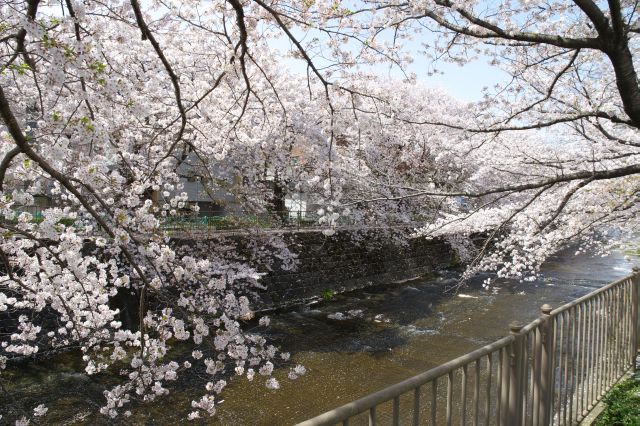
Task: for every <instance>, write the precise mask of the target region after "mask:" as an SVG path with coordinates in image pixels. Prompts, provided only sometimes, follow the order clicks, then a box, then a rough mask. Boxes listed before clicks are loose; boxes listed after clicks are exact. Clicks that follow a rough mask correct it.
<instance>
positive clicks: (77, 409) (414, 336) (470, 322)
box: [0, 252, 637, 426]
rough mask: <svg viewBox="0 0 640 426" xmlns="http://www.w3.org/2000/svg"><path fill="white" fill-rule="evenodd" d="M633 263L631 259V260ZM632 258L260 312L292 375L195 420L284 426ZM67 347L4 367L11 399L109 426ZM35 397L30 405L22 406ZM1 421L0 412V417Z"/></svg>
mask: <svg viewBox="0 0 640 426" xmlns="http://www.w3.org/2000/svg"><path fill="white" fill-rule="evenodd" d="M635 261H636V263H637V259H635ZM631 267H632V263H631V262H629V261H627V260H625V259H624V258H623V255H622V254H620V253H614V254H612V255H610V256H607V257H600V256H586V255H583V256H574V255H573V253H572V252H563V253H560V254H558V255H556V256H555V257H553V258H552V259H550V260H549V261H547V263H546V264H545V265H544V267H543V271H542V275H541V277H540V279H539V280H537V281H535V282H527V283H520V282H517V281H512V280H497V281H494V285H496V286H497V288H495V289H492V290H490V291H487V290H484V289H482V287H481V285H480V283H481V281H482V277H480V278H478V279H477V280H475V281H473V282H471V283H470V284H469V285H468V286H466V287H464V288H462V289H459V290H458V292H457V293H456V292H446V291H443V290H444V289H448V288H451V287H454V286H455V284H456V282H457V273H455V272H442V273H440V274H437V275H434V276H432V277H429V278H424V279H420V280H414V281H410V282H404V283H401V284H390V285H386V286H378V287H375V288H369V289H364V290H358V291H355V292H351V293H348V294H341V295H336V296H333V297H332V298H331V300H327V301H324V302H321V303H317V304H314V305H310V306H304V307H299V308H297V309H293V310H289V311H285V312H278V313H275V314H273V315H272V316H271V318H272V322H271V327H270V330H269V331H268V333H267V337H268V338H269V339H270V340H271V341H272V342H273V343H274V344H275V345H277V346H279V347H281V348H282V350H284V351H289V352H291V354H292V360H293V362H295V363H299V364H303V365H304V366H305V367H306V369H307V374H306V375H305V376H303V377H301V378H299V379H298V380H296V381H290V380H288V379H286V378H285V376H286V370H285V369H282V370H278V371H276V377H277V378H278V379H279V380H280V383H281V389H279V390H268V389H266V388H265V387H264V386H262V383H260V382H258V383H256V382H254V383H250V382H248V381H247V380H246V379H244V378H233V379H231V381H230V385H229V386H228V387H227V388H226V389H225V391H224V393H223V396H224V398H225V401H224V402H223V403H222V404H220V405H219V409H218V413H217V414H216V416H215V417H214V418H212V419H206V424H213V425H265V426H266V425H290V424H294V423H296V422H299V421H302V420H305V419H307V418H309V417H313V416H315V415H317V414H320V413H322V412H324V411H326V410H329V409H332V408H335V407H336V406H339V405H342V404H344V403H347V402H350V401H352V400H354V399H357V398H359V397H362V396H364V395H366V394H368V393H371V392H373V391H376V390H379V389H381V388H383V387H385V386H388V385H390V384H393V383H396V382H398V381H401V380H403V379H406V378H408V377H411V376H413V375H415V374H417V373H420V372H422V371H425V370H427V369H430V368H432V367H434V366H437V365H439V364H441V363H443V362H446V361H448V360H450V359H452V358H455V357H457V356H459V355H462V354H464V353H466V352H469V351H471V350H473V349H475V348H478V347H480V346H483V345H485V344H487V343H489V342H492V341H494V340H496V339H498V338H500V337H502V336H504V335H506V334H507V333H508V324H509V323H510V322H511V321H512V320H514V319H517V320H520V321H522V322H528V321H530V320H532V319H534V318H536V317H537V316H538V314H539V307H540V306H541V305H542V304H544V303H548V304H550V305H551V306H553V307H557V306H560V305H561V304H563V303H566V302H568V301H570V300H572V299H575V298H577V297H579V296H581V295H583V294H586V293H588V292H590V291H592V290H593V289H595V288H597V287H599V286H602V285H603V284H606V283H607V282H610V281H612V280H614V279H617V278H620V277H623V276H625V275H628V274H629V273H630V271H631ZM81 370H82V365H81V361H80V360H79V358H78V356H77V355H76V354H73V353H70V354H65V355H63V356H58V357H56V358H54V359H50V360H47V361H44V362H39V363H37V364H31V365H28V366H22V367H20V368H14V369H12V370H10V371H8V372H7V373H5V374H6V375H7V378H8V379H9V387H10V388H9V389H8V390H9V391H10V393H11V394H12V395H14V397H15V398H16V400H19V401H20V404H25V406H27V405H28V404H30V403H34V402H35V401H40V402H44V403H45V404H46V405H47V406H48V407H49V413H48V415H47V416H45V417H44V418H43V422H41V423H44V424H92V425H93V424H114V422H113V421H107V419H105V418H104V417H102V416H100V415H99V414H97V413H96V412H97V409H98V408H99V407H100V405H101V404H102V401H103V399H102V398H103V397H102V394H101V386H104V384H105V383H107V382H109V381H110V379H109V378H105V377H95V378H94V377H91V378H89V377H87V376H85V375H83V374H80V373H78V372H79V371H81ZM206 381H208V380H207V378H206V377H200V376H199V375H198V374H197V373H194V374H193V375H192V376H190V377H188V378H187V379H186V380H183V381H182V382H181V383H180V385H179V389H178V390H176V391H174V393H173V394H171V395H169V396H168V397H166V398H164V399H162V400H158V401H157V402H154V403H152V404H148V405H143V406H137V407H134V409H133V410H132V411H133V415H132V416H131V418H129V419H128V420H126V422H125V421H124V420H123V421H122V422H123V423H122V424H150V425H153V424H156V425H164V424H176V423H179V422H181V421H183V420H184V419H185V418H186V415H187V414H188V413H189V412H190V411H191V409H190V401H191V400H192V399H194V398H196V397H198V395H200V394H201V392H200V389H202V386H203V385H204V383H206ZM34 405H35V404H34ZM0 422H2V420H0Z"/></svg>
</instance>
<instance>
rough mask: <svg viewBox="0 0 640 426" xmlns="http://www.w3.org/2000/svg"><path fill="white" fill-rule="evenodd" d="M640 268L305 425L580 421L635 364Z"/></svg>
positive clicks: (302, 425)
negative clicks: (523, 324) (491, 340)
mask: <svg viewBox="0 0 640 426" xmlns="http://www.w3.org/2000/svg"><path fill="white" fill-rule="evenodd" d="M639 287H640V271H639V270H638V269H637V268H634V274H633V275H631V276H629V277H626V278H623V279H621V280H618V281H615V282H613V283H610V284H608V285H606V286H604V287H602V288H600V289H598V290H596V291H593V292H591V293H589V294H587V295H585V296H583V297H581V298H579V299H577V300H574V301H573V302H571V303H568V304H566V305H564V306H561V307H559V308H557V309H551V307H550V306H548V305H544V306H543V307H542V309H541V310H542V313H541V316H540V317H539V318H538V319H536V320H535V321H533V322H531V323H530V324H528V325H526V326H524V327H523V326H522V325H520V324H518V323H512V324H511V325H510V329H511V333H510V334H509V335H508V336H507V337H504V338H502V339H500V340H498V341H496V342H494V343H491V344H489V345H486V346H484V347H482V348H480V349H477V350H475V351H473V352H470V353H468V354H466V355H463V356H461V357H459V358H456V359H455V360H453V361H449V362H447V363H446V364H442V365H440V366H439V367H436V368H433V369H431V370H429V371H427V372H424V373H422V374H419V375H417V376H415V377H412V378H410V379H407V380H405V381H403V382H400V383H398V384H395V385H393V386H390V387H388V388H386V389H383V390H380V391H378V392H375V393H373V394H371V395H368V396H366V397H364V398H361V399H358V400H356V401H354V402H351V403H349V404H346V405H343V406H342V407H339V408H336V409H334V410H331V411H328V412H326V413H324V414H322V415H319V416H317V417H314V418H313V419H310V420H307V421H305V422H303V423H300V424H299V425H298V426H317V425H333V424H340V423H341V424H343V425H360V424H364V425H366V424H368V425H370V426H373V425H381V424H392V425H394V426H395V425H400V424H412V425H425V424H430V425H452V424H456V425H458V424H460V425H467V424H473V425H479V424H481V425H489V424H497V425H504V426H521V425H527V426H529V425H532V426H533V425H550V424H554V425H575V424H578V423H580V421H582V420H583V419H584V418H585V416H586V415H587V414H588V413H589V412H590V411H591V410H592V409H593V407H594V406H595V405H596V404H597V403H598V401H599V400H600V399H601V398H602V396H603V395H604V394H605V393H606V392H607V391H608V390H609V389H610V388H611V387H612V386H613V385H614V384H615V383H616V382H618V381H619V380H620V379H621V378H622V377H624V376H625V375H626V374H627V373H628V372H630V371H632V370H633V369H634V368H635V360H636V354H637V351H638V327H639V323H638V320H639V319H638V289H639Z"/></svg>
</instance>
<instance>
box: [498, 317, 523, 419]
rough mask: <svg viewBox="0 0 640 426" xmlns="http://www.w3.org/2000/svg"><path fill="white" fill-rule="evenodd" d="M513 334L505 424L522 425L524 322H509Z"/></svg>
mask: <svg viewBox="0 0 640 426" xmlns="http://www.w3.org/2000/svg"><path fill="white" fill-rule="evenodd" d="M509 328H510V330H511V334H512V335H513V336H514V337H515V340H514V341H513V343H512V344H511V345H510V346H509V348H510V349H509V362H508V364H509V378H508V382H509V385H508V386H509V387H508V389H509V394H508V395H509V399H508V404H509V405H508V407H507V413H506V414H507V418H506V422H505V423H503V424H504V425H509V426H521V425H522V404H523V397H524V395H523V394H524V393H523V389H522V382H523V380H522V379H523V376H524V365H525V360H524V343H525V341H524V339H525V336H524V335H523V334H522V333H521V332H520V331H521V330H522V324H520V323H519V322H517V321H514V322H512V323H511V324H509Z"/></svg>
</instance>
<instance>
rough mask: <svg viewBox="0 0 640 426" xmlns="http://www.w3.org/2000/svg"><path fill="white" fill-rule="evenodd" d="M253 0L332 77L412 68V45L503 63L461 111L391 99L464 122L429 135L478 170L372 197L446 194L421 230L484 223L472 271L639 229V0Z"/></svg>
mask: <svg viewBox="0 0 640 426" xmlns="http://www.w3.org/2000/svg"><path fill="white" fill-rule="evenodd" d="M257 3H258V4H259V5H260V6H261V7H262V8H263V9H265V10H267V12H268V13H269V14H270V15H271V16H272V17H273V19H274V20H275V21H276V22H277V24H278V26H280V27H286V26H291V27H294V28H296V30H297V31H298V32H296V31H289V32H287V35H288V36H289V39H290V41H291V43H292V45H293V46H295V47H297V48H298V49H299V53H298V54H297V56H299V57H301V58H302V59H303V60H304V61H305V62H306V63H307V64H308V67H309V69H310V73H314V74H315V75H316V76H317V77H318V79H320V80H321V81H325V85H326V86H327V87H333V85H335V84H345V83H343V82H344V81H357V80H358V79H360V78H361V75H362V70H363V69H367V67H372V66H374V67H375V66H378V65H379V64H380V63H385V64H392V65H393V66H395V67H397V68H398V69H399V70H400V72H403V73H404V74H405V76H406V78H407V79H408V80H413V79H415V75H412V74H411V61H412V59H414V58H416V57H418V56H419V57H421V58H423V59H424V58H426V59H427V60H429V61H431V66H430V69H429V73H433V72H437V67H438V63H439V62H442V61H445V62H451V63H454V64H459V65H461V66H464V65H465V64H467V63H469V62H471V61H474V60H486V61H489V62H490V63H491V64H492V65H493V66H495V67H496V68H499V69H501V70H502V71H503V72H505V73H506V75H507V76H508V77H509V78H507V80H506V81H505V82H504V83H503V84H498V85H497V86H496V87H495V88H491V89H486V90H485V94H484V99H483V100H482V101H480V102H477V103H475V104H474V105H473V107H472V108H473V110H468V111H467V113H466V114H461V115H458V116H455V115H449V117H441V116H440V117H439V116H437V115H433V114H428V113H422V111H420V110H419V109H417V110H416V109H406V110H401V111H396V112H394V115H393V116H394V119H396V120H402V121H404V122H405V123H407V124H411V125H429V126H433V125H436V126H443V127H446V128H448V129H454V130H460V131H463V132H465V133H466V135H467V137H466V138H462V139H461V140H462V143H449V142H448V141H447V140H446V139H443V138H441V139H440V140H439V141H438V142H437V143H436V144H437V145H440V149H441V150H442V151H446V152H448V153H449V155H448V156H447V157H453V158H456V159H459V161H464V162H465V163H466V168H467V169H470V170H472V171H473V172H472V173H471V174H470V176H469V179H468V180H467V181H466V182H463V183H462V184H461V185H458V187H457V189H456V190H453V191H451V190H442V189H434V188H432V187H429V186H425V185H421V184H418V185H414V186H411V187H410V189H411V191H410V192H412V193H409V194H397V195H391V194H386V195H384V196H381V197H372V198H370V199H369V201H370V202H377V203H386V202H389V201H392V200H406V199H407V198H419V199H422V200H424V201H425V202H428V201H427V200H429V202H432V203H433V202H434V201H435V200H443V199H445V200H447V201H446V202H445V203H444V204H446V205H448V208H446V209H443V214H442V215H441V217H440V218H438V219H437V220H435V221H433V222H432V223H429V224H427V225H426V226H425V227H423V228H421V229H420V230H419V232H418V235H422V236H429V237H432V236H442V235H456V236H463V235H474V234H475V235H477V234H478V233H483V234H485V235H488V238H487V239H486V241H485V243H484V244H483V245H482V246H481V249H480V250H479V251H478V252H477V253H472V252H469V253H467V254H468V255H469V259H468V260H469V261H470V262H471V267H470V268H469V271H468V273H469V274H472V273H474V272H476V271H479V270H487V269H488V270H497V271H499V274H500V275H505V276H516V277H520V278H525V277H526V278H533V277H534V276H535V275H536V273H537V271H538V268H539V266H540V264H541V263H542V262H543V261H544V259H546V258H547V257H548V256H549V255H550V254H552V253H553V252H555V251H557V250H558V249H559V248H560V247H563V246H566V245H567V244H570V243H572V242H575V241H582V242H583V243H585V244H587V245H590V244H594V243H602V242H604V243H605V245H606V244H607V243H609V242H610V241H611V238H610V237H606V234H607V233H610V231H611V230H612V229H621V228H623V229H628V230H633V229H637V224H638V223H637V213H638V203H637V201H638V191H639V189H640V188H639V187H638V173H639V172H640V164H639V163H638V154H639V151H638V149H639V144H640V141H639V140H638V128H639V126H640V115H639V111H640V87H639V84H638V77H637V72H636V66H637V55H638V33H639V32H640V26H639V21H638V16H637V9H638V7H637V3H636V2H634V1H617V0H611V1H608V2H593V1H591V0H575V1H553V2H545V3H539V2H532V1H524V0H523V1H499V2H485V1H464V2H461V1H450V0H425V1H409V2H387V1H368V2H366V3H359V2H353V3H345V2H339V3H338V2H329V1H327V2H318V1H316V2H307V3H304V5H300V4H291V3H288V2H271V3H268V4H266V3H262V2H257ZM301 40H304V43H303V42H302V41H301ZM318 57H320V58H321V59H315V58H318ZM327 63H329V64H332V65H334V66H335V67H331V66H329V65H326V64H327ZM323 67H324V69H326V70H328V71H326V70H325V71H322V69H323ZM336 70H339V71H338V72H337V73H338V74H339V77H338V78H336ZM331 76H333V77H334V79H333V80H330V79H329V77H331ZM323 79H324V80H323ZM338 82H339V83H338ZM447 157H437V158H447ZM444 161H446V162H440V163H439V164H437V165H436V167H437V168H440V167H442V166H445V167H446V166H447V162H449V160H444ZM456 210H457V212H456ZM597 234H599V236H598V238H596V235H597ZM603 234H605V237H604V238H602V236H603Z"/></svg>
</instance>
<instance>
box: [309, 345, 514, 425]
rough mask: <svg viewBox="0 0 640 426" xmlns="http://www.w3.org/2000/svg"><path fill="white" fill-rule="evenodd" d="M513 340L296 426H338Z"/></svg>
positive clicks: (477, 352)
mask: <svg viewBox="0 0 640 426" xmlns="http://www.w3.org/2000/svg"><path fill="white" fill-rule="evenodd" d="M514 340H515V338H514V336H512V335H509V336H506V337H503V338H502V339H500V340H497V341H495V342H493V343H491V344H489V345H486V346H483V347H482V348H480V349H476V350H475V351H473V352H469V353H468V354H466V355H462V356H460V357H458V358H456V359H454V360H451V361H449V362H446V363H444V364H442V365H439V366H438V367H435V368H432V369H431V370H428V371H425V372H424V373H421V374H418V375H417V376H414V377H411V378H409V379H407V380H404V381H402V382H400V383H396V384H395V385H393V386H389V387H388V388H385V389H382V390H379V391H378V392H375V393H372V394H370V395H367V396H365V397H363V398H360V399H357V400H355V401H353V402H350V403H349V404H345V405H343V406H341V407H338V408H336V409H333V410H331V411H327V412H326V413H324V414H320V415H319V416H316V417H314V418H312V419H309V420H306V421H304V422H302V423H298V425H297V426H319V425H332V424H335V423H339V422H341V421H343V420H344V419H347V418H349V417H352V416H355V415H357V414H360V413H363V412H365V411H367V410H369V409H370V408H371V407H375V406H376V405H378V404H382V403H384V402H387V401H389V400H391V399H393V398H395V397H396V396H399V395H402V394H403V393H405V392H408V391H410V390H413V389H415V388H417V387H418V386H422V385H424V384H425V383H429V382H430V381H432V380H434V379H437V378H439V377H442V376H443V375H445V374H447V373H449V372H450V371H453V370H455V369H457V368H460V367H462V366H464V365H467V364H469V363H471V362H473V361H475V360H477V359H479V358H482V357H483V356H485V355H488V354H490V353H493V352H495V351H497V350H499V349H502V348H504V347H505V346H508V345H509V344H511V343H512V342H513V341H514Z"/></svg>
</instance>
